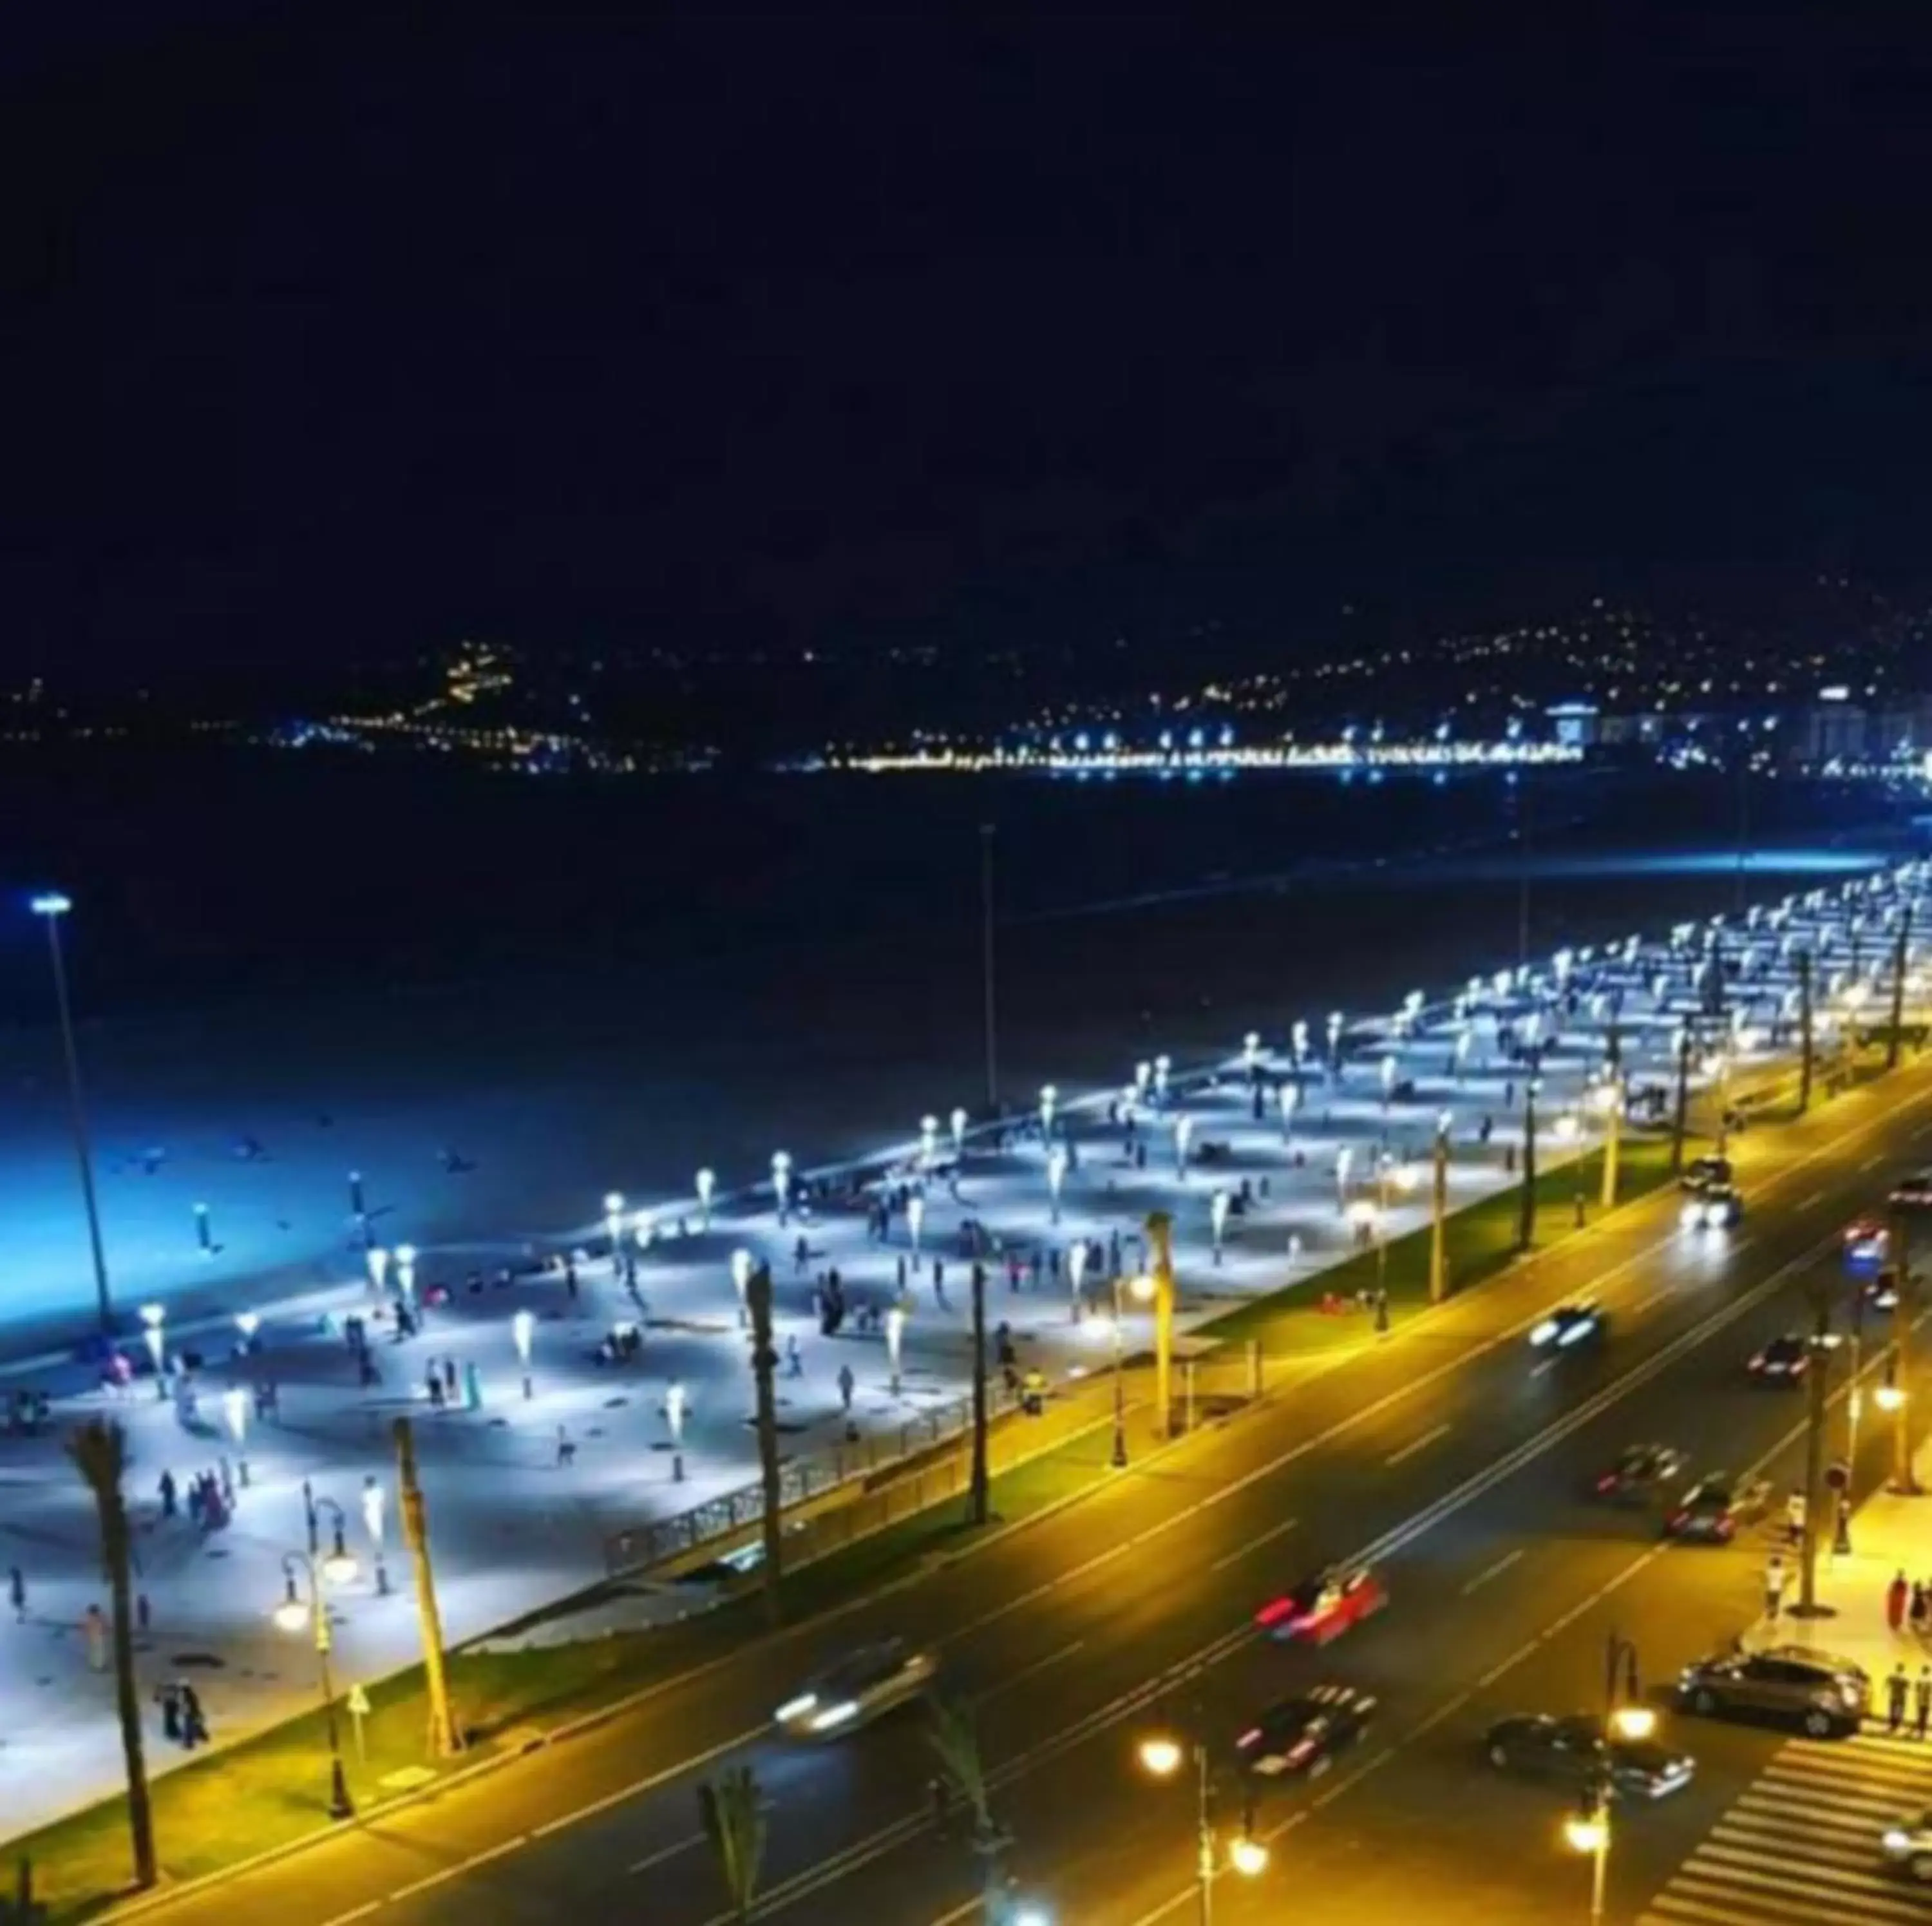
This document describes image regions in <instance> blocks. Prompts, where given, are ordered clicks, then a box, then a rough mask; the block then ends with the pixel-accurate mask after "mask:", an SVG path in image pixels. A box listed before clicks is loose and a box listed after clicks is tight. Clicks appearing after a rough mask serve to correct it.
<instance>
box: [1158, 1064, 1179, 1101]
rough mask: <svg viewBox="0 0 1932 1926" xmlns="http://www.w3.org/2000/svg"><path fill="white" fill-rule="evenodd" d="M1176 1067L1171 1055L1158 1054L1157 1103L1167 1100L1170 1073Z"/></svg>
mask: <svg viewBox="0 0 1932 1926" xmlns="http://www.w3.org/2000/svg"><path fill="white" fill-rule="evenodd" d="M1172 1068H1174V1059H1173V1058H1172V1057H1171V1056H1157V1057H1156V1058H1155V1059H1154V1101H1155V1102H1156V1103H1157V1104H1164V1103H1166V1101H1167V1078H1168V1073H1169V1071H1171V1070H1172Z"/></svg>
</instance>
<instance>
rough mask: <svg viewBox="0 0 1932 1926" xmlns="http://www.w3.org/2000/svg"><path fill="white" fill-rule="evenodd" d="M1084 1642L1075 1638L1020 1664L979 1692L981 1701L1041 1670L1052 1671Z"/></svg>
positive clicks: (996, 1695) (1007, 1689) (998, 1693)
mask: <svg viewBox="0 0 1932 1926" xmlns="http://www.w3.org/2000/svg"><path fill="white" fill-rule="evenodd" d="M1086 1642H1087V1641H1086V1640H1085V1639H1075V1640H1074V1641H1073V1643H1072V1644H1071V1645H1062V1646H1061V1648H1060V1649H1059V1651H1057V1652H1049V1654H1047V1656H1046V1657H1045V1658H1037V1659H1035V1660H1034V1661H1033V1663H1031V1665H1023V1666H1021V1667H1020V1669H1019V1671H1017V1672H1010V1673H1009V1674H1008V1675H1007V1676H1006V1677H1005V1678H1002V1679H1001V1681H1000V1682H999V1683H998V1684H997V1685H990V1686H989V1687H987V1688H986V1690H985V1691H983V1693H980V1699H981V1701H982V1702H984V1701H985V1700H986V1699H997V1698H998V1696H1000V1694H1001V1693H1002V1692H1010V1691H1011V1690H1013V1687H1015V1686H1016V1685H1019V1684H1024V1683H1025V1681H1027V1680H1028V1679H1029V1678H1037V1676H1038V1675H1040V1673H1041V1672H1050V1671H1052V1669H1053V1668H1054V1666H1056V1665H1058V1664H1059V1663H1061V1660H1064V1659H1070V1658H1071V1657H1073V1654H1075V1653H1076V1652H1077V1651H1079V1649H1080V1648H1081V1647H1082V1645H1085V1644H1086Z"/></svg>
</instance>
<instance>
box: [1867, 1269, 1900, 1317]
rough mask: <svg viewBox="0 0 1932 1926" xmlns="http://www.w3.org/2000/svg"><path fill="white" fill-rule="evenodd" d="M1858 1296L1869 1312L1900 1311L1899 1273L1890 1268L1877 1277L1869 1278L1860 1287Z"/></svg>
mask: <svg viewBox="0 0 1932 1926" xmlns="http://www.w3.org/2000/svg"><path fill="white" fill-rule="evenodd" d="M1858 1295H1859V1297H1861V1299H1863V1300H1864V1308H1865V1309H1867V1311H1878V1312H1891V1311H1896V1310H1897V1309H1898V1273H1897V1271H1895V1270H1894V1269H1891V1267H1890V1266H1887V1267H1886V1268H1885V1269H1883V1270H1882V1271H1880V1272H1879V1274H1878V1275H1877V1276H1876V1277H1868V1278H1866V1279H1865V1281H1864V1283H1863V1284H1862V1285H1860V1286H1859V1287H1858Z"/></svg>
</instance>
